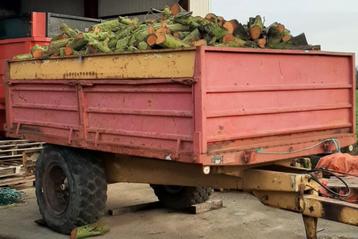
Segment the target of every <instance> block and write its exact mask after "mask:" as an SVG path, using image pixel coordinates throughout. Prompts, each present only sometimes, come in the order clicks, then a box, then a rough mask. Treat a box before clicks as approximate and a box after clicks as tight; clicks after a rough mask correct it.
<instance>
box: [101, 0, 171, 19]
mask: <svg viewBox="0 0 358 239" xmlns="http://www.w3.org/2000/svg"><path fill="white" fill-rule="evenodd" d="M175 2H177V0H131V1H123V0H121V1H118V0H99V2H98V15H99V17H106V16H116V15H127V14H134V13H144V12H148V11H150V9H151V8H157V9H161V8H163V7H164V6H166V5H168V4H173V3H175Z"/></svg>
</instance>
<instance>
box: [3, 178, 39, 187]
mask: <svg viewBox="0 0 358 239" xmlns="http://www.w3.org/2000/svg"><path fill="white" fill-rule="evenodd" d="M34 180H35V176H33V175H31V176H27V177H11V178H5V179H1V180H0V187H3V186H13V185H17V184H23V183H28V182H33V181H34Z"/></svg>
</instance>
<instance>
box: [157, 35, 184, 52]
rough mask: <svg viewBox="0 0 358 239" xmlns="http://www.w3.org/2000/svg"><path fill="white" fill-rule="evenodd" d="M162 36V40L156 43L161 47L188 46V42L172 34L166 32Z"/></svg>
mask: <svg viewBox="0 0 358 239" xmlns="http://www.w3.org/2000/svg"><path fill="white" fill-rule="evenodd" d="M164 37H165V39H164V42H163V43H160V44H158V45H160V46H162V47H165V48H169V49H176V48H183V47H190V45H189V44H187V43H185V42H184V41H181V40H179V39H176V38H175V37H173V36H172V35H169V34H166V35H164Z"/></svg>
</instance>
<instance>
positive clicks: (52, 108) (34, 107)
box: [12, 104, 77, 112]
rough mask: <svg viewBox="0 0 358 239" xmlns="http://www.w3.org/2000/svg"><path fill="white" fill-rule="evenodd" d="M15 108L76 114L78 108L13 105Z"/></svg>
mask: <svg viewBox="0 0 358 239" xmlns="http://www.w3.org/2000/svg"><path fill="white" fill-rule="evenodd" d="M12 107H13V108H25V109H41V110H56V111H57V110H59V111H61V110H63V111H73V112H76V111H77V108H76V107H73V106H57V105H56V106H54V105H40V104H13V106H12Z"/></svg>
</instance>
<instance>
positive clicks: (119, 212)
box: [108, 200, 224, 216]
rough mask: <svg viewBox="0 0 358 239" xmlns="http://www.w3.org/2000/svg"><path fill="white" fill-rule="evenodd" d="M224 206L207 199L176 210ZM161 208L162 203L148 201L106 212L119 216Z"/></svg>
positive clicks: (191, 211)
mask: <svg viewBox="0 0 358 239" xmlns="http://www.w3.org/2000/svg"><path fill="white" fill-rule="evenodd" d="M223 206H224V204H223V201H222V200H209V201H206V202H204V203H200V204H196V205H193V206H190V207H187V208H183V209H179V210H177V211H178V212H184V213H190V214H199V213H204V212H208V211H212V210H216V209H219V208H222V207H223ZM159 208H163V205H162V204H161V203H160V202H159V201H156V202H150V203H143V204H137V205H131V206H126V207H121V208H114V209H109V210H108V214H109V215H111V216H119V215H123V214H126V213H134V212H139V211H145V210H153V209H159Z"/></svg>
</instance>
